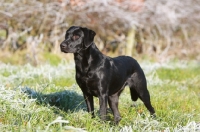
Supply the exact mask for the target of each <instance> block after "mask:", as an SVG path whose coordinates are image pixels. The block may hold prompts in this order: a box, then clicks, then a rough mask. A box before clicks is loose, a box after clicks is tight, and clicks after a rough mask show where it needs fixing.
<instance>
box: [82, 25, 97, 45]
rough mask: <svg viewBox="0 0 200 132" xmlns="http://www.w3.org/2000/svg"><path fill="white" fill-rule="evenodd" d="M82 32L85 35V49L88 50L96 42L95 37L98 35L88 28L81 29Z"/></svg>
mask: <svg viewBox="0 0 200 132" xmlns="http://www.w3.org/2000/svg"><path fill="white" fill-rule="evenodd" d="M81 30H82V31H83V33H84V40H83V45H84V46H85V48H88V47H89V46H90V45H91V44H92V42H93V41H94V36H95V35H96V33H95V32H94V31H92V30H90V29H88V28H81Z"/></svg>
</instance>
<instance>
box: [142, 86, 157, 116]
mask: <svg viewBox="0 0 200 132" xmlns="http://www.w3.org/2000/svg"><path fill="white" fill-rule="evenodd" d="M139 98H140V99H141V100H142V101H143V102H144V105H145V106H146V108H147V109H148V110H149V112H150V114H151V115H154V114H155V110H154V108H153V107H152V105H151V101H150V95H149V91H148V90H146V91H145V92H144V93H140V95H139Z"/></svg>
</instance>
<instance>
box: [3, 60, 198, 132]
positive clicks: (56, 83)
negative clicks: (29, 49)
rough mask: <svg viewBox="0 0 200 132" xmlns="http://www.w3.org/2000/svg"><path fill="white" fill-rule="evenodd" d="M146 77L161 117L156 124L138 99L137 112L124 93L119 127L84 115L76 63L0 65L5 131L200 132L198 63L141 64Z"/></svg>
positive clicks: (111, 117) (127, 95)
mask: <svg viewBox="0 0 200 132" xmlns="http://www.w3.org/2000/svg"><path fill="white" fill-rule="evenodd" d="M139 63H140V64H141V66H142V68H143V70H144V72H145V74H146V77H147V81H148V89H149V91H150V94H151V101H152V104H153V106H154V108H155V110H156V115H157V117H156V118H155V119H152V118H151V117H150V115H149V113H148V111H147V110H146V108H145V107H144V105H143V104H142V102H141V101H140V100H138V101H137V102H136V104H135V107H132V105H133V102H132V101H131V98H130V95H129V89H128V88H126V89H125V90H124V92H123V93H122V95H121V96H120V102H119V110H120V112H121V115H122V120H121V122H120V124H119V125H118V126H115V125H114V123H113V116H112V114H111V112H110V110H108V121H106V122H102V121H100V118H99V114H98V108H99V105H98V99H97V98H95V114H96V117H95V118H94V119H91V116H90V114H88V113H87V112H86V106H85V102H84V100H83V96H82V93H81V90H80V88H79V87H78V85H77V84H76V82H75V78H74V76H75V71H74V63H73V62H66V61H62V62H61V63H59V64H57V65H51V64H44V65H40V66H37V67H34V66H31V65H29V64H26V65H23V66H19V65H9V64H5V63H0V130H1V131H38V132H41V131H60V132H63V131H70V132H72V131H75V132H76V131H77V132H78V131H89V132H90V131H91V132H92V131H102V132H105V131H110V132H112V131H120V132H131V131H136V132H137V131H138V132H141V131H162V132H169V131H179V132H182V131H187V132H189V131H191V132H195V131H200V65H199V63H197V62H192V61H190V62H176V61H175V62H172V61H171V62H168V63H156V62H146V61H143V62H139Z"/></svg>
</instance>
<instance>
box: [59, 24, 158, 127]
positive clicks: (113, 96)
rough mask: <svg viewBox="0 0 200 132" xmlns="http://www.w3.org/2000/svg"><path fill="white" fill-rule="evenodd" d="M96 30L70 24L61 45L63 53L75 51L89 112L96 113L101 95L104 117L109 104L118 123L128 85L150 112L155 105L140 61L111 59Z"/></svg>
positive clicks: (79, 82) (126, 58)
mask: <svg viewBox="0 0 200 132" xmlns="http://www.w3.org/2000/svg"><path fill="white" fill-rule="evenodd" d="M95 35H96V34H95V32H94V31H92V30H90V29H87V28H82V27H76V26H73V27H70V28H69V29H68V30H67V32H66V36H65V40H64V41H63V42H62V43H61V44H60V48H61V51H62V52H65V53H74V60H75V65H76V82H77V83H78V85H79V86H80V88H81V90H82V92H83V95H84V98H85V101H86V104H87V109H88V112H91V113H92V116H94V102H93V96H96V97H98V98H99V104H100V116H101V119H102V120H105V119H106V108H107V103H108V104H109V107H110V108H111V110H112V112H113V114H114V120H115V123H116V124H118V122H119V121H120V119H121V116H120V113H119V110H118V100H119V96H120V94H121V92H122V91H123V89H124V87H125V86H126V85H128V86H129V87H130V93H131V99H132V100H133V101H136V100H137V99H138V98H140V99H141V100H142V101H143V102H144V105H145V106H146V108H147V109H148V110H149V111H150V114H152V115H153V114H154V113H155V111H154V108H153V107H152V105H151V102H150V95H149V92H148V90H147V83H146V78H145V75H144V73H143V70H142V69H141V67H140V65H139V64H138V62H137V61H136V60H135V59H133V58H131V57H129V56H119V57H116V58H110V57H108V56H105V55H103V54H102V53H101V52H100V51H99V49H98V48H97V47H96V45H95V44H94V42H93V40H94V36H95Z"/></svg>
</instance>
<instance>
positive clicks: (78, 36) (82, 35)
mask: <svg viewBox="0 0 200 132" xmlns="http://www.w3.org/2000/svg"><path fill="white" fill-rule="evenodd" d="M95 35H96V33H95V32H94V31H92V30H90V29H87V28H83V27H78V26H72V27H70V28H69V29H68V30H67V31H66V34H65V40H64V41H63V42H62V43H61V44H60V49H61V51H62V52H64V53H77V52H78V51H81V50H82V49H87V48H88V47H89V46H90V45H91V44H92V43H93V40H94V36H95Z"/></svg>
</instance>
